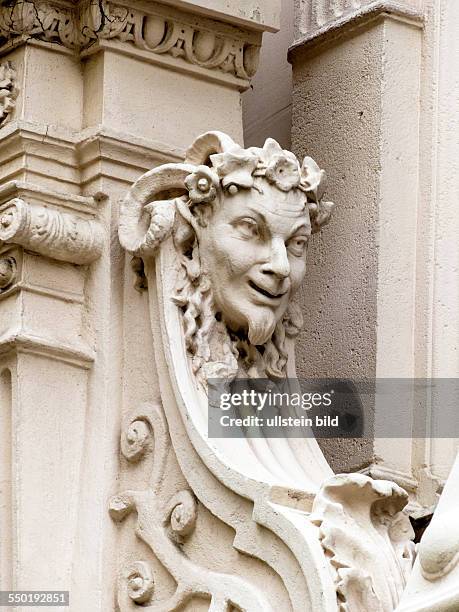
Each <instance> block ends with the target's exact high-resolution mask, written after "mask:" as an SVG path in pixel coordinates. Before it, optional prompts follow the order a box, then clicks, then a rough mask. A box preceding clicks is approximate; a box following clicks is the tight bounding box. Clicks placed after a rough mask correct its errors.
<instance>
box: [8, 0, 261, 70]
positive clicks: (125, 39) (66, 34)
mask: <svg viewBox="0 0 459 612" xmlns="http://www.w3.org/2000/svg"><path fill="white" fill-rule="evenodd" d="M10 4H11V3H10ZM12 4H13V5H12V6H11V5H10V6H3V7H0V37H1V38H0V44H1V43H2V44H3V45H5V44H6V43H9V42H11V41H13V42H14V41H22V40H24V39H25V40H27V39H34V40H40V41H44V42H52V43H57V44H59V45H62V46H64V47H66V48H68V49H71V50H73V51H75V52H85V51H87V50H88V49H90V48H92V47H93V45H94V44H95V43H96V42H102V41H115V42H118V43H123V44H126V45H127V46H128V47H129V48H132V49H138V50H140V51H144V52H145V51H146V52H148V53H151V54H154V55H155V56H162V55H164V56H168V57H169V58H170V59H173V60H179V61H182V62H186V63H187V64H191V65H194V66H197V67H200V68H203V69H207V70H217V71H220V72H221V73H223V74H229V75H232V76H233V77H236V78H238V79H243V80H245V81H247V80H248V79H250V78H251V77H252V76H253V75H254V74H255V72H256V69H257V65H258V55H259V50H260V42H261V40H260V35H259V34H258V33H251V32H249V31H247V30H243V29H240V28H235V27H231V26H225V25H223V24H220V23H219V22H216V21H213V20H209V19H206V18H199V20H196V19H190V17H189V16H187V15H186V14H182V13H178V12H177V11H171V10H167V11H163V12H161V7H156V8H157V10H156V13H155V14H153V13H146V12H142V11H139V10H137V9H132V8H127V7H124V6H119V5H117V4H114V3H113V2H107V1H103V2H86V3H83V4H81V5H80V6H78V7H75V8H62V7H57V6H54V5H53V4H52V3H49V2H42V1H40V0H35V1H27V0H24V1H20V2H15V3H12Z"/></svg>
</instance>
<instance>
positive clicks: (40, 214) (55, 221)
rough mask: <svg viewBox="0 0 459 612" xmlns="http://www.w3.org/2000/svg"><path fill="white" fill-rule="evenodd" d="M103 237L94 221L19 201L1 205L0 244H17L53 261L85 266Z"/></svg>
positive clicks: (91, 258) (96, 256)
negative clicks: (57, 260)
mask: <svg viewBox="0 0 459 612" xmlns="http://www.w3.org/2000/svg"><path fill="white" fill-rule="evenodd" d="M103 238H104V234H103V230H102V226H101V225H100V223H99V222H98V221H96V220H94V219H85V218H83V217H80V216H77V215H75V214H71V213H67V212H60V211H58V210H53V209H51V208H47V207H46V206H39V205H31V204H28V203H27V202H25V201H24V200H22V199H20V198H14V199H12V200H10V201H9V202H7V203H6V204H3V205H2V206H0V245H1V244H2V243H7V244H17V245H20V246H22V247H24V248H26V249H30V250H32V251H36V252H37V253H40V254H41V255H46V256H48V257H51V258H53V259H59V260H61V261H68V262H71V263H75V264H88V263H91V262H93V261H95V260H96V259H97V258H98V257H99V256H100V254H101V252H102V245H103Z"/></svg>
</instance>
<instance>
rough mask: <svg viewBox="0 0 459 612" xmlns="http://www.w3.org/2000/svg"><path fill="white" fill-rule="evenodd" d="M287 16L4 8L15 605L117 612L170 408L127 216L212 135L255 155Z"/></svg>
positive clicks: (7, 546) (10, 531)
mask: <svg viewBox="0 0 459 612" xmlns="http://www.w3.org/2000/svg"><path fill="white" fill-rule="evenodd" d="M278 4H279V3H278V2H276V1H274V0H273V1H272V2H271V1H269V2H264V3H263V7H261V8H260V7H259V6H258V3H256V2H244V3H241V2H230V3H228V2H223V1H216V2H207V1H206V0H202V1H196V2H194V1H179V0H177V1H171V2H151V1H146V2H142V3H139V2H134V1H132V2H130V1H122V2H121V1H120V2H119V3H118V2H105V1H104V2H98V3H95V2H84V1H83V2H70V1H68V2H67V1H62V2H44V1H41V0H35V1H18V2H12V3H9V5H8V6H7V7H6V6H3V7H2V8H0V43H1V48H0V55H1V66H0V75H1V82H2V84H1V87H2V89H1V93H2V97H1V100H0V110H1V111H2V115H1V123H0V159H1V164H0V256H1V261H0V401H1V414H0V424H1V436H2V437H1V444H0V448H1V459H2V460H1V464H0V529H1V532H2V533H1V536H0V537H1V541H2V546H1V549H0V587H1V588H2V589H12V588H14V589H28V590H30V589H37V590H43V589H54V590H58V589H63V590H69V591H70V610H73V611H75V612H77V611H78V612H82V611H83V610H94V611H96V610H98V611H101V612H102V611H107V610H112V609H114V600H115V594H114V593H115V583H116V580H117V575H118V570H119V564H118V559H117V556H116V554H115V550H116V545H117V537H118V533H119V531H118V530H117V528H116V526H115V525H114V524H113V523H112V521H111V520H110V518H109V516H108V512H107V499H108V498H109V496H110V495H111V494H113V493H114V492H115V491H116V490H117V488H118V483H117V482H116V480H117V478H118V473H119V459H118V448H119V434H120V425H121V422H122V419H123V418H124V417H125V414H126V413H128V412H129V411H132V410H133V409H134V410H137V409H138V407H139V406H140V405H141V403H142V402H143V401H145V400H151V398H152V396H154V395H155V393H156V394H159V391H158V381H157V377H156V373H155V371H154V360H153V347H152V346H151V344H150V343H149V342H148V341H147V340H146V339H147V338H149V337H150V335H149V334H147V333H146V330H147V328H148V327H149V323H148V306H147V297H146V294H145V292H142V291H141V288H142V283H143V282H144V277H143V275H142V270H141V269H140V268H139V267H137V268H135V266H136V265H137V263H138V262H136V261H134V268H135V269H136V272H135V271H133V269H132V268H131V261H130V258H129V257H128V258H126V259H125V256H124V254H123V253H122V251H121V248H120V247H119V243H118V239H117V216H118V204H119V199H120V197H121V196H123V195H124V194H125V192H126V190H127V188H128V187H129V186H130V185H131V184H132V183H133V181H134V180H135V179H136V178H137V177H138V176H139V175H140V174H142V173H143V172H145V171H146V170H148V169H150V168H152V167H154V166H155V165H158V164H160V163H165V162H169V161H179V160H180V159H182V158H183V155H184V149H185V147H186V146H187V145H188V143H189V142H192V141H193V139H194V138H195V137H196V136H197V135H198V134H199V133H201V132H204V131H206V130H208V129H221V130H225V131H226V132H229V133H230V134H231V135H232V136H234V137H235V138H237V139H239V140H242V128H241V124H242V118H241V110H240V92H241V91H243V90H245V89H246V88H247V87H248V86H249V81H250V78H251V77H252V76H253V74H254V73H255V71H256V67H257V57H258V52H259V47H260V44H261V35H262V32H263V31H265V30H270V31H275V30H276V28H277V27H278V23H277V22H278V12H279V6H278ZM10 5H11V6H10ZM125 329H128V330H129V332H125V331H124V330H125ZM155 390H156V391H155ZM121 537H123V536H121ZM133 605H134V604H133ZM21 609H23V608H21Z"/></svg>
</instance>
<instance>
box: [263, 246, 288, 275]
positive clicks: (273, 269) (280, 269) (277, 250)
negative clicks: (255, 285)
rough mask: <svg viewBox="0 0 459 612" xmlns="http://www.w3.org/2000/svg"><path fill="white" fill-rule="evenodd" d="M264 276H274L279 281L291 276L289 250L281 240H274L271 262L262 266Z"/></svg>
mask: <svg viewBox="0 0 459 612" xmlns="http://www.w3.org/2000/svg"><path fill="white" fill-rule="evenodd" d="M262 272H263V274H272V275H273V276H276V277H277V278H279V279H284V278H287V276H289V275H290V262H289V260H288V255H287V248H286V246H285V244H284V241H283V240H282V239H281V238H273V240H272V242H271V249H270V256H269V260H268V261H267V262H266V263H265V264H263V266H262Z"/></svg>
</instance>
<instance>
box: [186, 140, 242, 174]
mask: <svg viewBox="0 0 459 612" xmlns="http://www.w3.org/2000/svg"><path fill="white" fill-rule="evenodd" d="M238 148H239V145H238V144H236V143H235V142H234V140H233V139H232V138H230V137H229V136H228V135H227V134H224V133H223V132H205V134H201V136H198V137H197V138H196V140H195V141H194V143H193V144H192V145H191V147H189V149H188V151H187V152H186V156H185V163H189V164H196V165H197V166H199V165H201V164H203V165H204V164H206V163H207V162H208V160H209V156H210V155H213V154H214V153H225V152H226V151H231V150H232V149H238Z"/></svg>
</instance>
